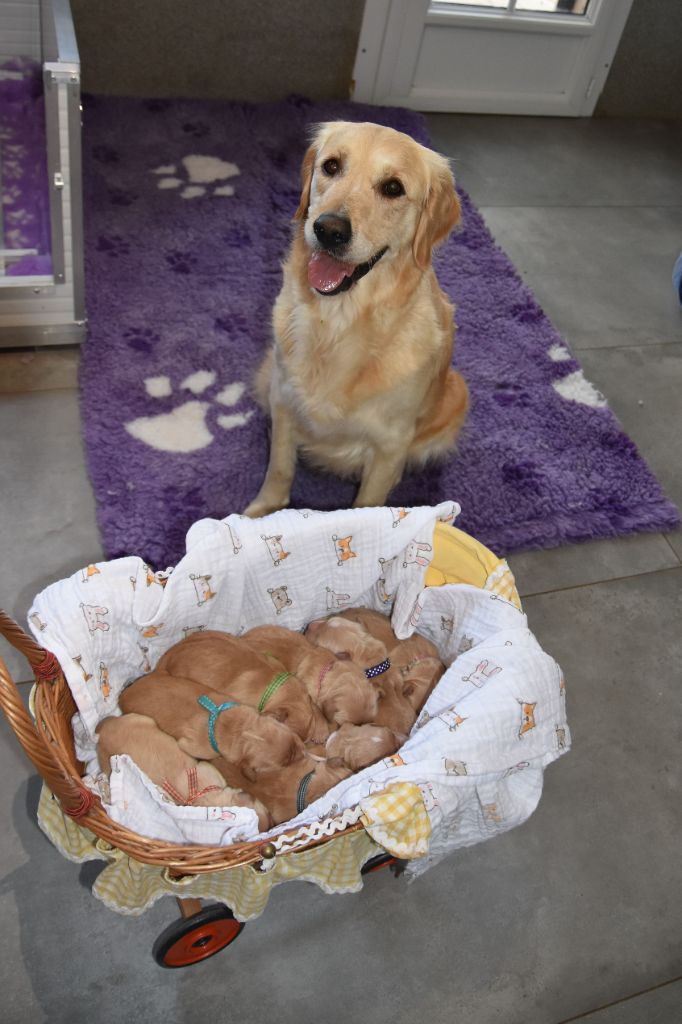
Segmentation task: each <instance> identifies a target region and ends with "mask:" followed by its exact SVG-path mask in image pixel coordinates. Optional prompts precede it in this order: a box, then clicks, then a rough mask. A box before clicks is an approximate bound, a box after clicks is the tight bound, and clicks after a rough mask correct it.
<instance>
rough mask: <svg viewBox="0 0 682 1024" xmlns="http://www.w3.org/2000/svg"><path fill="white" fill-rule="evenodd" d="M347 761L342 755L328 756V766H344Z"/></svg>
mask: <svg viewBox="0 0 682 1024" xmlns="http://www.w3.org/2000/svg"><path fill="white" fill-rule="evenodd" d="M345 763H346V762H345V761H344V759H343V758H342V757H328V758H327V768H343V767H344V765H345Z"/></svg>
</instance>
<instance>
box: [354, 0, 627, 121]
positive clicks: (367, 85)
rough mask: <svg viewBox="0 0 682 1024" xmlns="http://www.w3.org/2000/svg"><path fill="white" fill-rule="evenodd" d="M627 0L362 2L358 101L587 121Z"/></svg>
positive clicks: (615, 43) (356, 86)
mask: <svg viewBox="0 0 682 1024" xmlns="http://www.w3.org/2000/svg"><path fill="white" fill-rule="evenodd" d="M632 2H633V0H367V2H366V5H365V15H364V20H363V25H362V31H361V34H360V41H359V45H358V52H357V57H356V62H355V70H354V92H353V99H355V100H357V101H358V102H364V103H375V104H385V105H387V106H403V107H411V108H413V109H415V110H441V111H452V112H457V113H476V114H554V115H565V116H570V117H589V116H590V115H591V114H592V112H593V110H594V106H595V104H596V102H597V99H598V97H599V94H600V92H601V90H602V89H603V87H604V83H605V81H606V77H607V75H608V72H609V68H610V66H611V61H612V59H613V55H614V53H615V52H616V47H617V46H618V41H619V40H620V36H621V33H622V31H623V28H624V26H625V22H626V20H627V16H628V14H629V12H630V8H631V6H632Z"/></svg>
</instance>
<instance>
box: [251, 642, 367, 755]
mask: <svg viewBox="0 0 682 1024" xmlns="http://www.w3.org/2000/svg"><path fill="white" fill-rule="evenodd" d="M243 640H244V642H245V643H247V644H249V645H251V646H252V647H253V648H254V650H256V651H259V652H260V653H265V652H266V651H268V652H270V653H271V654H273V655H274V656H275V657H276V658H277V659H278V660H279V661H280V662H281V663H282V664H283V665H284V666H285V668H286V669H287V670H288V671H289V672H293V673H294V674H295V675H296V677H297V678H298V679H300V680H301V682H302V683H304V685H305V686H306V687H307V690H308V693H309V694H310V696H311V698H312V699H313V701H314V702H315V703H316V704H317V705H318V707H319V708H320V710H321V711H322V714H323V715H324V717H325V719H326V720H327V722H329V723H332V724H334V725H342V724H343V723H344V722H352V723H353V724H355V725H362V724H363V722H371V721H372V719H373V718H374V715H375V714H376V711H377V694H376V692H375V690H374V688H373V687H372V685H371V684H370V682H369V680H368V679H367V677H366V676H365V673H364V671H363V670H362V668H361V667H360V666H359V665H356V664H353V662H352V661H350V660H349V659H346V658H341V659H339V658H337V657H336V656H335V655H334V654H332V653H331V652H330V651H329V650H327V649H325V648H323V647H317V646H315V644H313V643H311V642H310V640H309V639H308V638H307V637H305V636H301V634H300V633H294V632H292V631H291V630H288V629H284V628H283V627H282V626H256V628H255V629H251V630H249V632H248V633H245V634H244V637H243ZM326 735H329V729H327V733H326ZM325 738H326V736H325Z"/></svg>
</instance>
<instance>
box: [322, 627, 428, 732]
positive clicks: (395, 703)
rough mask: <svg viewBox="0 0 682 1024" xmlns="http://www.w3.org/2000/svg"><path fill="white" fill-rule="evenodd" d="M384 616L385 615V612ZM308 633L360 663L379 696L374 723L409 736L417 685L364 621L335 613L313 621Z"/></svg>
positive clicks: (413, 719) (337, 654)
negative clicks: (397, 666) (393, 659)
mask: <svg viewBox="0 0 682 1024" xmlns="http://www.w3.org/2000/svg"><path fill="white" fill-rule="evenodd" d="M377 614H378V613H377ZM381 618H382V619H383V616H381ZM367 621H368V624H369V625H372V626H373V627H374V628H376V626H377V623H374V621H373V620H372V619H368V620H367ZM377 622H378V620H377ZM379 625H380V627H381V628H382V629H384V628H385V627H384V626H383V624H379ZM391 632H392V631H391ZM306 636H309V637H310V638H311V639H312V640H313V642H314V643H316V644H318V645H319V646H321V647H326V648H327V649H328V650H330V651H333V652H334V653H335V654H336V656H337V657H338V656H339V654H345V655H346V656H348V657H350V658H351V660H352V661H353V662H355V664H359V665H360V666H361V667H362V669H363V670H364V672H365V674H366V675H367V677H368V679H370V680H371V683H372V685H373V687H374V690H375V691H376V694H377V697H378V700H379V704H378V708H377V713H376V714H375V715H374V717H373V718H372V723H373V724H374V725H381V726H385V727H386V728H388V729H390V730H391V731H392V732H395V733H398V734H399V735H402V736H407V734H408V733H409V731H410V729H411V728H412V726H413V725H414V721H415V718H416V712H415V711H414V709H413V706H412V705H413V703H414V700H415V685H414V684H413V683H412V682H411V681H410V680H409V679H404V678H403V676H402V673H401V672H400V670H399V669H398V668H394V667H393V665H392V663H391V659H390V657H389V655H388V652H387V650H386V647H385V645H384V644H383V643H382V641H381V640H379V639H377V637H376V636H372V633H371V632H370V631H369V630H368V629H366V628H365V626H364V625H362V624H361V623H359V622H355V621H353V620H352V619H351V618H348V617H346V616H343V617H342V616H341V615H332V616H331V617H330V618H328V619H319V620H316V621H314V622H311V623H310V625H309V626H308V628H307V630H306ZM394 636H395V634H394Z"/></svg>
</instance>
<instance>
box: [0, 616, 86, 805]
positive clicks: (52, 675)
mask: <svg viewBox="0 0 682 1024" xmlns="http://www.w3.org/2000/svg"><path fill="white" fill-rule="evenodd" d="M0 633H1V634H2V635H3V636H4V637H5V639H6V640H7V641H8V642H9V643H10V644H11V645H12V647H14V648H15V649H16V650H17V651H19V652H20V653H21V654H23V655H24V656H25V657H26V658H27V660H28V662H29V664H30V665H31V668H32V670H33V673H34V675H35V678H36V682H38V683H39V684H40V685H42V686H45V685H48V683H49V681H51V680H55V679H57V678H61V677H62V671H61V668H60V667H59V662H58V661H57V659H56V658H55V656H54V655H53V654H51V653H50V651H46V650H45V648H44V647H41V646H40V645H39V644H37V643H36V642H35V640H32V639H31V637H30V636H28V635H27V634H26V633H25V632H24V631H23V629H22V628H21V626H19V625H18V624H17V623H16V622H15V621H14V620H13V619H11V618H10V617H9V615H7V614H6V612H4V611H3V610H2V609H1V608H0ZM0 708H2V710H3V711H4V713H5V715H6V717H7V720H8V722H9V724H10V725H11V727H12V729H13V730H14V732H15V734H16V737H17V739H18V740H19V742H20V743H21V745H22V747H23V748H24V751H25V753H26V756H27V757H28V759H29V760H30V761H31V762H32V764H33V765H34V766H35V768H36V770H37V771H38V772H39V773H40V774H41V775H42V777H43V779H44V780H45V782H46V783H47V785H48V786H49V787H50V789H51V790H52V792H53V793H54V794H55V796H56V797H57V798H58V799H59V802H60V803H61V805H62V807H63V809H64V810H65V811H66V813H67V814H71V815H72V816H74V817H77V816H78V815H79V812H80V813H82V810H81V809H82V807H83V803H84V798H85V794H88V796H89V793H88V790H86V789H84V788H83V787H82V786H79V785H77V783H76V782H75V781H74V780H73V779H72V778H71V777H70V776H69V775H68V774H66V773H65V772H64V770H63V769H62V767H61V766H60V764H59V761H58V759H57V757H56V756H55V754H54V753H53V752H52V750H51V749H50V747H51V743H50V739H49V737H48V736H47V734H46V733H43V732H42V731H41V730H40V729H39V728H38V726H37V725H36V724H35V723H34V722H33V719H32V718H31V716H30V714H29V713H28V711H27V710H26V707H25V706H24V702H23V700H22V699H21V694H20V693H19V690H18V688H17V685H16V683H15V682H14V680H13V679H12V676H11V675H10V673H9V670H8V668H7V666H6V665H5V663H4V661H3V660H2V658H0ZM86 799H87V798H86ZM88 803H89V801H88Z"/></svg>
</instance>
